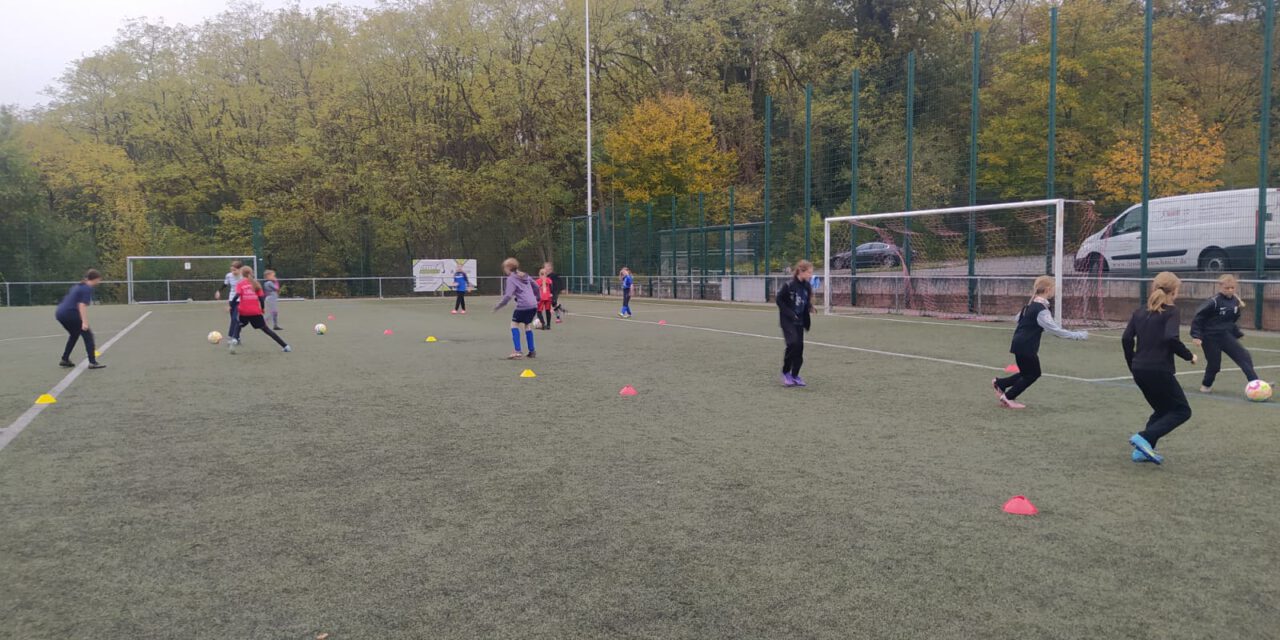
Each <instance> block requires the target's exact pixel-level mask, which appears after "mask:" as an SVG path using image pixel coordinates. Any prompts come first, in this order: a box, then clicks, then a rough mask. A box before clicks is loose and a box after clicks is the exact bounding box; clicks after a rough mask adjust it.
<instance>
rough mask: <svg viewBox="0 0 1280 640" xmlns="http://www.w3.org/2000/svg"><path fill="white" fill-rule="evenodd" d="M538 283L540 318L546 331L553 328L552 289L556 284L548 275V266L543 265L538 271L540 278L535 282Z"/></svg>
mask: <svg viewBox="0 0 1280 640" xmlns="http://www.w3.org/2000/svg"><path fill="white" fill-rule="evenodd" d="M534 284H536V285H538V318H539V319H541V320H542V328H543V330H545V331H550V330H551V307H552V306H554V305H553V303H552V302H551V298H552V295H551V290H552V287H553V286H554V285H553V284H552V283H551V278H549V277H548V276H547V268H546V267H543V268H542V270H541V271H539V272H538V279H537V280H536V281H535V282H534Z"/></svg>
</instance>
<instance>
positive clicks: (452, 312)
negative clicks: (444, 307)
mask: <svg viewBox="0 0 1280 640" xmlns="http://www.w3.org/2000/svg"><path fill="white" fill-rule="evenodd" d="M449 313H450V314H452V315H455V316H456V315H458V310H457V309H454V310H453V311H450V312H449Z"/></svg>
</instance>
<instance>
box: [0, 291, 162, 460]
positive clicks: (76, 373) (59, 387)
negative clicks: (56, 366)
mask: <svg viewBox="0 0 1280 640" xmlns="http://www.w3.org/2000/svg"><path fill="white" fill-rule="evenodd" d="M149 315H151V312H150V311H148V312H146V313H144V314H142V315H141V316H139V317H138V319H137V320H134V321H133V323H132V324H130V325H129V326H127V327H125V328H124V329H122V330H120V332H119V333H117V334H116V335H114V336H112V337H111V339H110V340H108V341H106V342H105V343H104V344H103V345H102V346H101V347H100V348H99V349H98V351H99V352H103V353H105V352H106V351H107V349H110V348H111V345H113V344H115V343H116V340H119V339H120V338H123V337H124V334H126V333H129V331H130V330H132V329H133V328H134V327H136V326H138V324H139V323H141V322H142V321H143V320H146V319H147V316H149ZM88 366H89V360H88V359H87V358H86V359H84V360H81V361H80V363H79V364H77V365H76V367H75V368H74V369H72V370H71V372H70V373H68V374H67V375H66V377H64V378H63V379H62V381H61V382H59V383H58V384H56V385H54V387H53V388H52V389H50V390H49V395H51V396H53V397H54V398H57V397H58V394H60V393H62V392H63V391H66V390H67V387H70V386H71V383H72V382H75V381H76V378H79V377H80V374H81V373H84V371H85V369H87V368H88ZM48 406H49V405H47V404H32V405H31V407H29V408H28V409H27V410H26V411H25V412H23V414H22V415H20V416H18V419H17V420H14V421H13V424H11V425H9V426H8V427H6V428H4V429H0V450H3V449H4V448H5V447H7V446H9V443H10V442H13V439H14V438H17V437H18V434H19V433H22V430H23V429H26V428H27V426H28V425H30V424H31V421H32V420H35V419H36V416H38V415H40V412H41V411H44V410H45V407H48Z"/></svg>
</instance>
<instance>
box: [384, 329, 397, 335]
mask: <svg viewBox="0 0 1280 640" xmlns="http://www.w3.org/2000/svg"><path fill="white" fill-rule="evenodd" d="M393 333H395V332H394V331H392V330H390V329H387V330H386V331H383V332H382V335H384V336H389V335H391V334H393Z"/></svg>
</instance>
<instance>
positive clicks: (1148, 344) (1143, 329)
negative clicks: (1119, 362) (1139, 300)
mask: <svg viewBox="0 0 1280 640" xmlns="http://www.w3.org/2000/svg"><path fill="white" fill-rule="evenodd" d="M1178 320H1179V319H1178V308H1177V307H1175V306H1173V305H1168V304H1167V305H1165V306H1164V308H1163V309H1161V310H1160V311H1155V312H1152V311H1148V310H1147V308H1146V307H1143V308H1141V309H1138V310H1137V311H1134V312H1133V316H1132V317H1130V318H1129V326H1127V327H1125V328H1124V335H1123V336H1121V338H1120V346H1121V347H1123V348H1124V359H1125V362H1127V363H1129V370H1130V371H1165V372H1168V373H1174V372H1175V371H1176V369H1175V368H1174V366H1173V356H1174V355H1175V354H1176V355H1177V356H1178V357H1179V358H1182V359H1183V360H1186V361H1187V362H1190V361H1191V351H1190V350H1189V349H1187V345H1185V344H1182V340H1179V339H1178ZM1135 343H1136V345H1135ZM1135 346H1136V348H1135Z"/></svg>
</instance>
